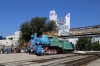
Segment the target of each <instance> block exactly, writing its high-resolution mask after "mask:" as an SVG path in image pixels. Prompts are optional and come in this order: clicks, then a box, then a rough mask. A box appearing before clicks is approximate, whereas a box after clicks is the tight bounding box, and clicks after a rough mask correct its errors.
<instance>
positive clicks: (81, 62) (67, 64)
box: [42, 55, 100, 66]
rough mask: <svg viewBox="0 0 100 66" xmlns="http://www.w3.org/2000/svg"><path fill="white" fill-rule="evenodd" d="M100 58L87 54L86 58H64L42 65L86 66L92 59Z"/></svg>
mask: <svg viewBox="0 0 100 66" xmlns="http://www.w3.org/2000/svg"><path fill="white" fill-rule="evenodd" d="M98 58H100V56H95V55H91V56H87V57H84V58H78V59H73V60H64V61H61V62H60V63H59V62H58V63H53V64H49V65H42V66H86V65H87V64H88V63H90V62H91V61H94V60H96V59H98Z"/></svg>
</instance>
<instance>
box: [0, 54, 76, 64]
mask: <svg viewBox="0 0 100 66" xmlns="http://www.w3.org/2000/svg"><path fill="white" fill-rule="evenodd" d="M66 55H67V56H70V55H74V54H63V56H66ZM59 56H62V54H58V55H46V56H36V55H29V54H27V53H15V54H0V63H7V62H15V61H30V60H35V59H40V58H51V57H59Z"/></svg>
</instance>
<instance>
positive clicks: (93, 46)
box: [91, 42, 100, 51]
mask: <svg viewBox="0 0 100 66" xmlns="http://www.w3.org/2000/svg"><path fill="white" fill-rule="evenodd" d="M91 50H96V51H98V50H100V44H99V42H92V43H91Z"/></svg>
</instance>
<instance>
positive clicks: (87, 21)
mask: <svg viewBox="0 0 100 66" xmlns="http://www.w3.org/2000/svg"><path fill="white" fill-rule="evenodd" d="M51 10H55V11H56V13H57V16H58V17H62V18H65V16H66V15H67V14H68V13H69V12H70V26H71V28H78V27H85V26H93V25H100V0H0V35H1V36H4V37H6V36H7V35H13V34H14V32H15V31H18V30H19V29H20V25H21V24H22V23H23V22H25V21H27V20H28V21H30V20H31V18H34V17H36V16H39V17H47V18H48V20H49V12H50V11H51Z"/></svg>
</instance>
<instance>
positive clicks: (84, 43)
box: [75, 37, 100, 51]
mask: <svg viewBox="0 0 100 66" xmlns="http://www.w3.org/2000/svg"><path fill="white" fill-rule="evenodd" d="M75 47H76V49H77V50H96V51H97V50H100V44H99V42H91V39H90V38H86V37H82V38H79V39H78V41H77V43H76V46H75Z"/></svg>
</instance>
